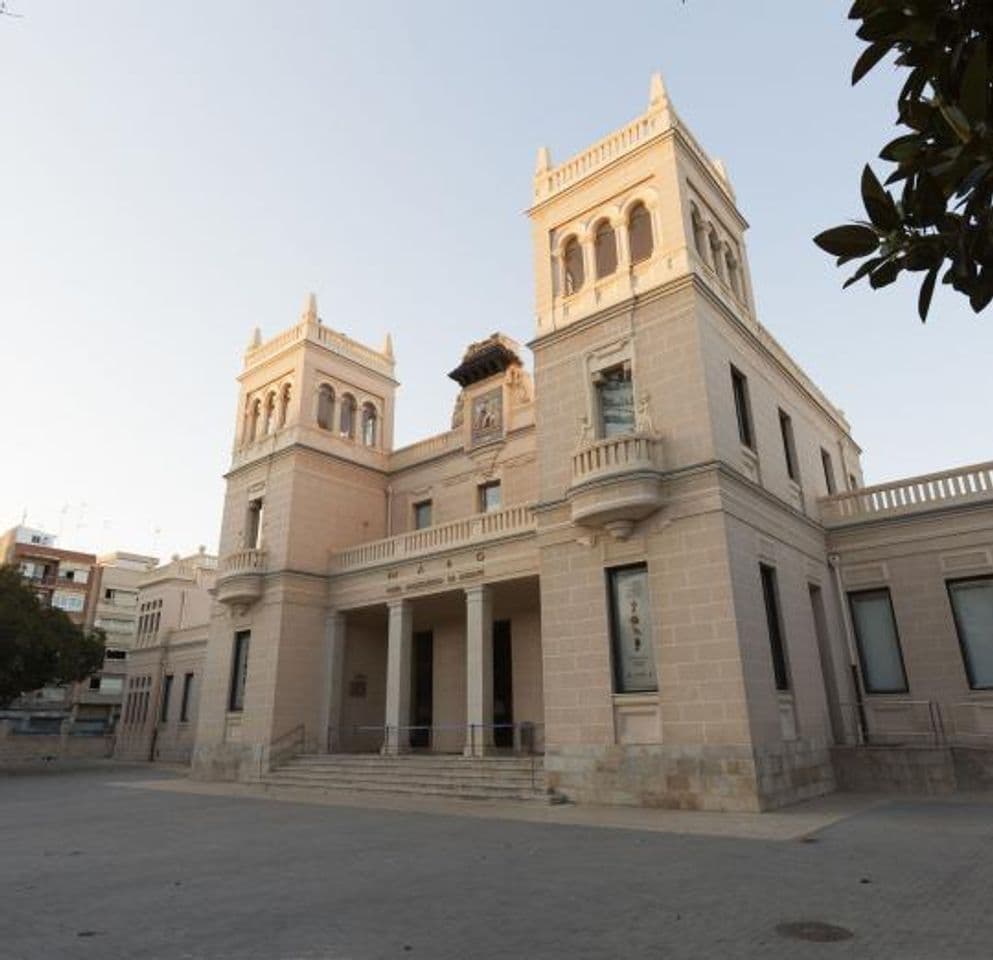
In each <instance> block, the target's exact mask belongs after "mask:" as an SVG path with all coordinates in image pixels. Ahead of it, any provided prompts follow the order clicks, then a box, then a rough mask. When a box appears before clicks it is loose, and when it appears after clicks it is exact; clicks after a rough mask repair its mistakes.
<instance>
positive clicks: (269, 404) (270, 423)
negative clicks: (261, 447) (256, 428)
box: [264, 393, 276, 436]
mask: <svg viewBox="0 0 993 960" xmlns="http://www.w3.org/2000/svg"><path fill="white" fill-rule="evenodd" d="M275 429H276V394H275V393H270V394H269V396H268V397H266V401H265V427H264V433H265V434H266V436H268V435H269V434H270V433H272V432H273V431H274V430H275Z"/></svg>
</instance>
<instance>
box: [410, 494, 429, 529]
mask: <svg viewBox="0 0 993 960" xmlns="http://www.w3.org/2000/svg"><path fill="white" fill-rule="evenodd" d="M430 526H431V501H430V500H421V501H420V503H415V504H414V529H415V530H423V529H424V528H425V527H430Z"/></svg>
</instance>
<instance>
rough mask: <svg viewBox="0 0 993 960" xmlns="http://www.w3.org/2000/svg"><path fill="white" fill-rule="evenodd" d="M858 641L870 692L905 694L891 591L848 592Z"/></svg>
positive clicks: (905, 675) (904, 672) (863, 670)
mask: <svg viewBox="0 0 993 960" xmlns="http://www.w3.org/2000/svg"><path fill="white" fill-rule="evenodd" d="M848 606H849V609H850V610H851V613H852V626H853V627H854V628H855V642H856V646H857V647H858V652H859V662H860V663H861V665H862V679H863V682H864V683H865V689H866V692H867V693H906V692H907V673H906V671H905V670H904V666H903V653H902V652H901V650H900V636H899V634H898V633H897V628H896V617H895V616H894V615H893V602H892V600H891V599H890V591H889V590H888V589H887V588H885V587H883V588H882V589H878V590H859V591H855V592H853V593H849V594H848Z"/></svg>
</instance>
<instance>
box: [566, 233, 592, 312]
mask: <svg viewBox="0 0 993 960" xmlns="http://www.w3.org/2000/svg"><path fill="white" fill-rule="evenodd" d="M562 266H563V271H564V274H565V278H564V279H565V284H564V285H565V295H566V296H567V297H568V296H571V295H572V294H574V293H575V292H576V291H577V290H578V289H579V288H580V287H581V286H582V285H583V281H584V280H585V279H586V276H585V271H584V270H583V248H582V247H581V246H580V245H579V241H578V240H577V239H576V238H575V237H570V238H569V239H568V240H567V241H566V244H565V248H564V249H563V251H562Z"/></svg>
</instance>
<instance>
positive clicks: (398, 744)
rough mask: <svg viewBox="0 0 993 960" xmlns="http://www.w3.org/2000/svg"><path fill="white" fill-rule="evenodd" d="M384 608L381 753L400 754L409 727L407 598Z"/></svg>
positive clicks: (409, 621)
mask: <svg viewBox="0 0 993 960" xmlns="http://www.w3.org/2000/svg"><path fill="white" fill-rule="evenodd" d="M388 607H389V642H388V646H387V652H386V721H385V722H386V735H385V737H384V738H383V753H403V752H404V751H406V750H407V749H408V748H409V745H410V740H409V736H408V734H409V730H408V729H407V728H408V727H409V726H410V661H411V650H412V647H413V637H414V633H413V627H414V622H413V616H412V610H411V607H410V601H409V600H390V601H389V603H388ZM401 728H403V729H401Z"/></svg>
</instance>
